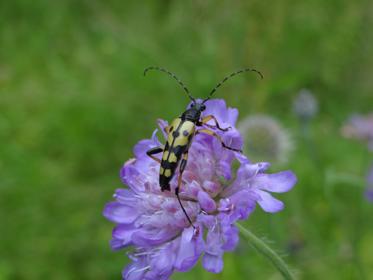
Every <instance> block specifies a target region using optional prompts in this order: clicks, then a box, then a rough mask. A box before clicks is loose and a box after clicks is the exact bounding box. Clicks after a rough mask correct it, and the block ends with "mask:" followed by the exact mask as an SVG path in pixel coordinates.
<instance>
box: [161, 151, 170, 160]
mask: <svg viewBox="0 0 373 280" xmlns="http://www.w3.org/2000/svg"><path fill="white" fill-rule="evenodd" d="M168 153H169V151H164V152H163V156H162V159H163V160H167V158H168Z"/></svg>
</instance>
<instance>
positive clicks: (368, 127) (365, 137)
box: [342, 113, 373, 151]
mask: <svg viewBox="0 0 373 280" xmlns="http://www.w3.org/2000/svg"><path fill="white" fill-rule="evenodd" d="M342 134H343V135H344V136H345V137H347V138H353V139H358V140H362V141H365V142H367V143H368V147H369V149H370V150H371V151H373V113H370V114H368V115H366V116H362V115H357V114H356V115H353V116H351V117H350V118H349V119H348V121H347V122H346V124H345V125H344V126H343V127H342Z"/></svg>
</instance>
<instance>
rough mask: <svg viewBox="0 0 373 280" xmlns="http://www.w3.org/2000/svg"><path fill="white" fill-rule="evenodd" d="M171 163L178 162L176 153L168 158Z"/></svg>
mask: <svg viewBox="0 0 373 280" xmlns="http://www.w3.org/2000/svg"><path fill="white" fill-rule="evenodd" d="M168 161H169V162H177V157H176V155H175V154H174V153H171V154H170V157H169V158H168Z"/></svg>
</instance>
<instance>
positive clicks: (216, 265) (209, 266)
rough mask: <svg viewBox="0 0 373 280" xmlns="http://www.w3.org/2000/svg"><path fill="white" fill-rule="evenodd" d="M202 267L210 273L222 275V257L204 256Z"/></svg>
mask: <svg viewBox="0 0 373 280" xmlns="http://www.w3.org/2000/svg"><path fill="white" fill-rule="evenodd" d="M202 265H203V267H204V268H205V269H206V270H207V271H208V272H211V273H220V272H221V271H222V270H223V259H222V257H221V256H215V255H210V254H204V255H203V258H202Z"/></svg>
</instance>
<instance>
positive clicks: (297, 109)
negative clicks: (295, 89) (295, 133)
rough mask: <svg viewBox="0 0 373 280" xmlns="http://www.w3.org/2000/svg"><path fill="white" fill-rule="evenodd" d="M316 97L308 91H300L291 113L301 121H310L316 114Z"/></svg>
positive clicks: (317, 108)
mask: <svg viewBox="0 0 373 280" xmlns="http://www.w3.org/2000/svg"><path fill="white" fill-rule="evenodd" d="M318 110H319V106H318V102H317V99H316V97H315V96H314V95H313V94H312V92H311V91H310V90H308V89H301V90H300V91H299V93H298V95H297V96H296V97H295V99H294V101H293V111H294V113H295V114H296V115H297V116H298V118H299V119H301V120H306V121H307V120H310V119H312V118H313V117H314V116H315V115H316V114H317V112H318Z"/></svg>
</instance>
